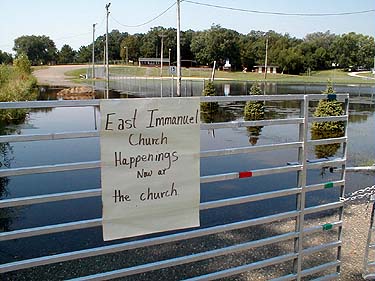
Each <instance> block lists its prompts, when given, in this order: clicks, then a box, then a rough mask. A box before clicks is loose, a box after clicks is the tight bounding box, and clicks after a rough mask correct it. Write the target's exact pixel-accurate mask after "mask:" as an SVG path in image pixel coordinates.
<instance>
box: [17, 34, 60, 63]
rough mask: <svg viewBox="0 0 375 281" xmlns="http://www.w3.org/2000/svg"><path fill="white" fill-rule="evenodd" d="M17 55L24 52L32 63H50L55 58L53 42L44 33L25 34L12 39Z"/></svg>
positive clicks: (55, 52) (55, 51) (55, 50)
mask: <svg viewBox="0 0 375 281" xmlns="http://www.w3.org/2000/svg"><path fill="white" fill-rule="evenodd" d="M13 50H14V51H16V52H17V55H20V54H26V55H27V57H28V58H29V60H30V61H31V63H32V65H40V64H51V63H54V62H56V60H57V56H56V54H57V49H56V46H55V43H54V42H53V41H52V40H51V39H50V38H49V37H48V36H45V35H42V36H35V35H30V36H28V35H25V36H21V37H18V38H17V39H15V40H14V48H13Z"/></svg>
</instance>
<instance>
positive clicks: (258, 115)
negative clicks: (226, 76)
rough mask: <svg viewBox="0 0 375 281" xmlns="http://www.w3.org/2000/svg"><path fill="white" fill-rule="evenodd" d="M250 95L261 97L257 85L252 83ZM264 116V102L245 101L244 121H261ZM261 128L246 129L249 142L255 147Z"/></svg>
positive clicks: (251, 127)
mask: <svg viewBox="0 0 375 281" xmlns="http://www.w3.org/2000/svg"><path fill="white" fill-rule="evenodd" d="M249 94H250V95H256V96H259V95H262V90H261V89H260V86H259V84H258V83H254V84H253V85H252V86H251V89H250V91H249ZM264 114H265V109H264V102H263V101H247V102H246V104H245V108H244V119H245V121H255V120H263V119H264ZM262 128H263V126H256V127H254V126H250V127H247V131H248V133H249V142H250V143H251V144H252V145H255V144H256V143H257V142H258V138H259V136H260V133H261V132H262Z"/></svg>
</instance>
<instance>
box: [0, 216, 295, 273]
mask: <svg viewBox="0 0 375 281" xmlns="http://www.w3.org/2000/svg"><path fill="white" fill-rule="evenodd" d="M296 216H298V212H297V211H292V212H285V213H279V214H276V215H270V216H268V217H263V218H257V219H251V220H246V221H240V222H234V223H229V224H225V225H218V226H213V227H208V228H204V229H199V230H192V231H186V232H181V233H177V234H170V235H164V236H161V237H156V238H149V239H143V240H137V241H132V242H126V243H122V244H116V245H111V246H103V247H97V248H91V249H86V250H80V251H74V252H67V253H63V254H57V255H51V256H45V257H39V258H33V259H28V260H21V261H17V262H12V263H6V264H1V265H0V273H4V272H9V271H14V270H19V269H25V268H30V267H34V266H41V265H47V264H52V263H58V262H64V261H70V260H75V259H81V258H88V257H93V256H99V255H105V254H111V253H117V252H122V251H126V250H131V249H136V248H140V247H148V246H154V245H161V244H165V243H169V242H176V241H181V240H186V239H192V238H198V237H202V236H207V235H212V234H215V233H220V232H224V231H231V230H237V229H242V228H247V227H250V226H255V225H259V224H263V223H271V222H274V221H280V220H285V219H290V218H295V217H296Z"/></svg>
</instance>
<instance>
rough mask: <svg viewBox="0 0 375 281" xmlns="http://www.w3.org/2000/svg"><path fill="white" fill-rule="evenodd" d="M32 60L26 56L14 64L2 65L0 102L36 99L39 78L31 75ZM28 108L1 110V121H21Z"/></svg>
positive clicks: (0, 72)
mask: <svg viewBox="0 0 375 281" xmlns="http://www.w3.org/2000/svg"><path fill="white" fill-rule="evenodd" d="M30 65H31V64H30V61H29V60H28V59H27V57H26V56H20V57H18V58H17V59H15V60H14V66H13V67H10V66H5V65H1V66H0V102H16V101H27V100H35V99H36V97H37V80H36V78H35V77H34V76H33V75H31V68H30ZM27 112H28V111H27V110H26V109H10V110H0V123H3V124H10V123H20V122H23V121H24V120H25V118H26V115H27Z"/></svg>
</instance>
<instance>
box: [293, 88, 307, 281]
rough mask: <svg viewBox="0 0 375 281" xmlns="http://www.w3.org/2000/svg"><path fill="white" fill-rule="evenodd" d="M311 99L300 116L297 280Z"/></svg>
mask: <svg viewBox="0 0 375 281" xmlns="http://www.w3.org/2000/svg"><path fill="white" fill-rule="evenodd" d="M308 108H309V99H308V95H304V98H303V101H301V109H300V117H301V118H303V123H301V124H300V125H299V141H300V142H302V147H301V148H299V149H298V163H300V164H302V170H301V171H299V172H297V185H298V187H299V188H301V192H300V193H299V194H298V195H297V202H296V203H297V206H296V209H297V210H298V211H299V212H300V214H299V216H297V217H296V225H295V231H296V232H298V237H297V238H295V239H294V251H295V252H296V253H298V256H297V258H296V259H295V260H294V264H293V271H294V272H295V273H296V275H297V280H298V281H300V280H301V271H302V250H303V243H302V241H303V228H304V219H305V213H304V210H305V193H306V174H307V165H306V162H307V131H308V124H309V123H308V115H309V111H308Z"/></svg>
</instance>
